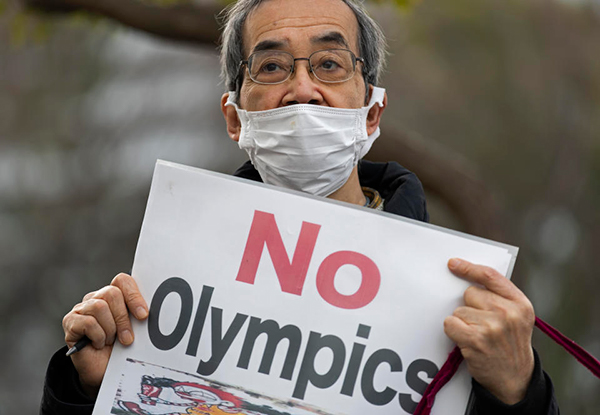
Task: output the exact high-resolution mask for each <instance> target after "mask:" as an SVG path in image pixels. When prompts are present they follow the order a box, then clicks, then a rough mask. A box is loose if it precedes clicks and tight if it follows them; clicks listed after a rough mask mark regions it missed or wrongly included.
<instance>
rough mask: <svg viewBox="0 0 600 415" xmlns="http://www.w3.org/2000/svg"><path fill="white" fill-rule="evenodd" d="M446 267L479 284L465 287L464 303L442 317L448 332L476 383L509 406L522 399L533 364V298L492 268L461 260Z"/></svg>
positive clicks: (449, 263) (454, 260)
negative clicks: (450, 313)
mask: <svg viewBox="0 0 600 415" xmlns="http://www.w3.org/2000/svg"><path fill="white" fill-rule="evenodd" d="M448 268H449V269H450V271H452V272H453V273H454V274H455V275H457V276H459V277H461V278H463V279H465V280H467V281H470V282H472V283H475V284H478V285H479V286H476V285H474V286H471V287H469V288H467V290H466V291H465V294H464V301H465V305H464V306H461V307H458V308H457V309H456V310H454V313H453V314H452V315H451V316H449V317H447V318H446V319H445V320H444V331H445V332H446V335H447V336H448V337H450V339H452V340H453V341H454V342H455V343H456V344H457V345H458V347H459V348H460V350H461V353H462V355H463V357H464V358H465V361H466V363H467V368H468V370H469V373H470V374H471V376H472V377H473V378H474V379H475V380H476V381H477V382H479V383H480V384H481V385H482V386H483V387H485V388H486V389H487V390H489V391H490V392H491V393H492V394H494V395H495V396H496V397H497V398H498V399H500V400H501V401H502V402H504V403H506V404H509V405H512V404H515V403H517V402H519V401H521V400H522V399H523V398H524V397H525V392H526V391H527V387H528V386H529V382H530V380H531V376H532V374H533V368H534V357H533V349H532V347H531V336H532V332H533V325H534V322H535V313H534V311H533V306H532V305H531V302H530V301H529V299H528V298H527V297H526V296H525V294H523V292H522V291H521V290H519V289H518V288H517V286H516V285H514V284H513V283H512V282H511V281H510V280H509V279H507V278H505V277H504V276H503V275H502V274H500V273H499V272H498V271H496V270H494V269H492V268H489V267H485V266H483V265H476V264H472V263H470V262H467V261H464V260H458V259H451V260H450V261H448Z"/></svg>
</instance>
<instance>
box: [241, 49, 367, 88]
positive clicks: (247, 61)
mask: <svg viewBox="0 0 600 415" xmlns="http://www.w3.org/2000/svg"><path fill="white" fill-rule="evenodd" d="M325 51H345V52H349V53H350V56H351V57H352V76H350V77H349V78H347V79H344V80H342V81H325V80H323V79H321V78H319V77H318V76H317V74H316V73H315V72H314V70H313V67H312V63H311V62H310V58H312V56H313V55H314V54H316V53H320V52H325ZM260 52H263V51H259V52H254V53H252V54H250V56H248V59H247V60H242V61H240V66H239V71H240V75H241V71H242V67H243V66H244V65H246V70H247V72H248V77H249V78H250V79H251V80H252V82H255V83H257V84H260V85H278V84H282V83H284V82H285V81H287V80H288V79H290V77H291V76H292V74H293V73H294V70H295V69H296V61H307V62H308V69H309V72H310V73H312V74H313V75H314V76H315V78H316V79H318V80H319V81H321V82H324V83H326V84H341V83H342V82H346V81H349V80H350V79H352V78H354V75H355V74H356V62H360V63H361V64H362V65H363V72H364V67H365V60H364V58H362V57H359V56H356V55H355V54H354V52H352V51H351V50H350V49H342V48H332V49H321V50H317V51H314V52H313V53H311V54H310V55H308V58H295V57H294V55H292V54H291V53H289V52H286V51H284V50H277V52H279V53H285V54H287V55H290V56H291V57H292V68H291V70H290V71H289V72H288V76H287V77H286V78H285V79H283V80H282V81H279V82H272V83H271V82H260V81H257V80H255V79H254V78H252V75H251V74H250V65H249V62H250V61H251V60H252V56H253V55H254V54H255V53H260Z"/></svg>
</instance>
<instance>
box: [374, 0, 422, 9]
mask: <svg viewBox="0 0 600 415" xmlns="http://www.w3.org/2000/svg"><path fill="white" fill-rule="evenodd" d="M419 2H420V0H371V3H378V4H385V3H392V4H393V5H394V6H396V7H397V8H398V9H400V10H408V9H410V8H412V7H413V6H415V5H416V4H417V3H419Z"/></svg>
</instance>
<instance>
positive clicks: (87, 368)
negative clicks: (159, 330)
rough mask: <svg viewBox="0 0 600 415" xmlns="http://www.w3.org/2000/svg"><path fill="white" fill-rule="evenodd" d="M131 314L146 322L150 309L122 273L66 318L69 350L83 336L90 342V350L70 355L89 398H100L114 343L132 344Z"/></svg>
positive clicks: (88, 347) (133, 283) (88, 295)
mask: <svg viewBox="0 0 600 415" xmlns="http://www.w3.org/2000/svg"><path fill="white" fill-rule="evenodd" d="M129 312H131V313H132V314H133V316H134V317H135V318H137V319H138V320H143V319H145V318H146V317H148V305H147V304H146V301H145V300H144V298H143V297H142V295H141V294H140V291H139V289H138V286H137V284H136V283H135V280H134V279H133V277H131V275H128V274H123V273H121V274H119V275H117V276H116V277H115V278H114V279H113V280H112V282H111V283H110V285H107V286H106V287H103V288H101V289H99V290H98V291H93V292H91V293H88V294H86V295H85V297H83V301H82V302H81V303H79V304H77V305H75V307H73V309H72V310H71V311H70V312H69V313H68V314H67V315H66V316H65V317H64V318H63V323H62V324H63V330H64V332H65V342H66V343H67V345H68V346H69V347H73V346H74V345H75V343H76V342H77V340H79V339H81V338H82V337H83V336H87V337H88V338H89V339H90V340H91V343H90V345H89V346H87V347H84V348H83V349H82V350H81V351H79V352H77V353H74V354H72V355H71V359H72V361H73V365H74V366H75V369H76V370H77V373H79V380H80V382H81V386H82V387H83V389H84V391H85V392H86V393H87V394H88V395H89V396H90V397H96V395H97V394H98V391H99V389H100V384H101V383H102V378H103V377H104V372H106V366H107V365H108V358H109V357H110V353H111V351H112V348H113V344H114V342H115V340H116V339H117V338H118V339H119V341H120V342H121V344H123V345H125V346H128V345H130V344H131V343H132V342H133V330H132V328H131V321H130V319H129Z"/></svg>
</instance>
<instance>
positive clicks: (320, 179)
mask: <svg viewBox="0 0 600 415" xmlns="http://www.w3.org/2000/svg"><path fill="white" fill-rule="evenodd" d="M384 93H385V90H384V89H383V88H374V89H373V93H372V95H371V101H370V102H369V104H368V105H367V106H366V107H362V108H357V109H351V108H332V107H323V106H319V105H310V104H297V105H290V106H288V107H283V108H275V109H272V110H266V111H245V110H242V109H240V108H238V106H237V105H236V104H235V92H230V93H229V98H228V99H227V103H226V104H225V105H226V106H228V105H232V106H233V107H235V109H236V111H237V114H238V117H239V119H240V122H241V125H242V128H241V132H240V139H239V143H238V144H239V146H240V148H242V149H244V150H246V151H247V152H248V155H249V156H250V161H251V162H252V164H253V165H254V167H255V168H256V169H257V170H258V173H259V174H260V177H261V178H262V179H263V181H264V182H265V183H268V184H272V185H275V186H280V187H285V188H288V189H295V190H300V191H303V192H306V193H310V194H313V195H317V196H328V195H330V194H331V193H333V192H335V191H336V190H338V189H339V188H340V187H342V186H343V185H344V183H346V181H347V180H348V178H349V177H350V173H352V169H353V168H354V166H356V164H357V163H358V160H360V159H361V158H362V157H363V156H364V155H365V154H367V152H368V151H369V149H370V148H371V145H372V144H373V141H375V139H376V138H377V137H379V127H377V130H376V131H375V132H374V133H373V134H371V135H370V136H369V135H367V114H368V113H369V110H370V109H371V107H373V105H375V104H379V106H383V97H384Z"/></svg>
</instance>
